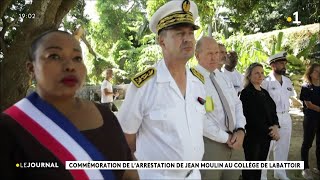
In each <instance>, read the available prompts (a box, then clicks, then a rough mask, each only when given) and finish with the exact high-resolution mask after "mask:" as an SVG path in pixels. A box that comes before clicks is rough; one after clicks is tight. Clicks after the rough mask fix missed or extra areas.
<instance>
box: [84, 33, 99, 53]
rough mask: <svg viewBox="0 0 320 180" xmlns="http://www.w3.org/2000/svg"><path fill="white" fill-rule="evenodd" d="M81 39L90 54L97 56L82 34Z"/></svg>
mask: <svg viewBox="0 0 320 180" xmlns="http://www.w3.org/2000/svg"><path fill="white" fill-rule="evenodd" d="M81 39H82V41H83V42H84V43H85V44H86V46H87V47H88V49H89V53H90V54H92V55H93V56H94V58H97V54H96V53H95V52H94V50H93V49H92V47H91V45H90V43H89V42H88V41H87V39H86V37H85V36H82V37H81Z"/></svg>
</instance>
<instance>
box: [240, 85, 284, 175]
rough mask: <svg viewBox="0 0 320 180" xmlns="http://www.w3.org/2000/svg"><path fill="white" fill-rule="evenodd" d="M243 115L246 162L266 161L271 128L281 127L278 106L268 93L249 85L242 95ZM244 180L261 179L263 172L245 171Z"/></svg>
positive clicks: (243, 173)
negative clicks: (244, 120)
mask: <svg viewBox="0 0 320 180" xmlns="http://www.w3.org/2000/svg"><path fill="white" fill-rule="evenodd" d="M240 100H241V101H242V105H243V114H244V116H245V117H246V121H247V124H246V126H245V127H246V132H247V133H246V136H245V138H244V142H243V148H244V153H245V159H246V161H265V160H266V159H267V156H268V152H269V147H270V141H271V137H270V136H269V135H268V134H269V132H270V130H269V127H270V126H273V125H279V122H278V117H277V112H276V104H275V103H274V101H273V100H272V98H271V97H270V95H269V93H268V91H266V90H265V89H263V88H261V91H259V90H257V89H255V88H254V86H253V85H252V84H251V83H249V85H248V86H247V87H246V88H244V89H243V90H242V92H241V95H240ZM242 175H243V179H244V180H247V179H260V177H261V170H243V172H242Z"/></svg>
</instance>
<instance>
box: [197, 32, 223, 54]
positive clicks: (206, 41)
mask: <svg viewBox="0 0 320 180" xmlns="http://www.w3.org/2000/svg"><path fill="white" fill-rule="evenodd" d="M203 44H213V45H218V43H217V41H216V40H214V39H213V38H212V37H208V36H202V37H201V38H200V39H199V40H198V41H197V45H196V52H199V51H201V48H202V46H203Z"/></svg>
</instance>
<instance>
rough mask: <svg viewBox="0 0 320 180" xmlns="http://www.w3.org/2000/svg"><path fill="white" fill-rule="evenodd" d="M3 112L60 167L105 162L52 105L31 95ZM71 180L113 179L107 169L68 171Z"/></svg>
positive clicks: (36, 95) (35, 94)
mask: <svg viewBox="0 0 320 180" xmlns="http://www.w3.org/2000/svg"><path fill="white" fill-rule="evenodd" d="M5 113H6V114H8V115H9V116H10V117H12V118H13V119H14V120H16V121H17V123H19V124H20V125H21V126H22V127H23V128H24V129H26V130H27V131H28V132H29V133H30V134H31V135H32V136H34V137H35V138H36V139H37V140H38V141H39V142H40V143H41V144H42V145H43V146H44V147H46V148H47V149H48V150H49V151H50V152H52V153H53V154H54V155H55V156H56V157H57V159H59V160H60V162H61V163H62V164H64V165H65V162H66V161H77V160H78V161H106V158H105V157H104V156H103V155H102V154H101V153H100V152H99V151H98V150H97V149H96V148H95V146H94V145H92V144H91V143H90V141H89V140H88V139H87V138H86V137H85V136H84V135H82V134H81V133H80V132H79V130H78V129H77V128H76V127H75V126H74V125H73V124H72V123H71V122H70V121H69V120H68V119H67V118H66V117H65V116H64V115H63V114H61V113H60V112H59V111H57V110H56V109H55V108H54V107H53V106H51V105H50V104H48V103H47V102H45V101H44V100H42V99H41V98H40V97H39V95H38V94H37V93H32V94H31V95H29V96H28V97H26V98H23V99H22V100H20V101H19V102H17V103H16V104H15V105H13V106H11V107H10V108H8V109H7V110H5ZM70 173H71V175H72V176H73V178H74V179H114V176H113V174H112V171H110V170H101V171H100V170H94V169H90V170H70Z"/></svg>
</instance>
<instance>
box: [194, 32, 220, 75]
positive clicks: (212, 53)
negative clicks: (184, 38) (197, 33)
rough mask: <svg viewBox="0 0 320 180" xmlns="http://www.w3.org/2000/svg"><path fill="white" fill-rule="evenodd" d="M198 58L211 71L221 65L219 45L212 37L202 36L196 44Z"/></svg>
mask: <svg viewBox="0 0 320 180" xmlns="http://www.w3.org/2000/svg"><path fill="white" fill-rule="evenodd" d="M196 58H197V60H198V62H199V64H200V65H201V66H202V67H203V68H205V69H207V70H208V71H209V72H212V71H214V70H215V69H216V68H217V67H218V65H219V46H218V43H217V42H216V41H215V40H214V39H213V38H212V37H202V38H201V39H199V40H198V42H197V45H196Z"/></svg>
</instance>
